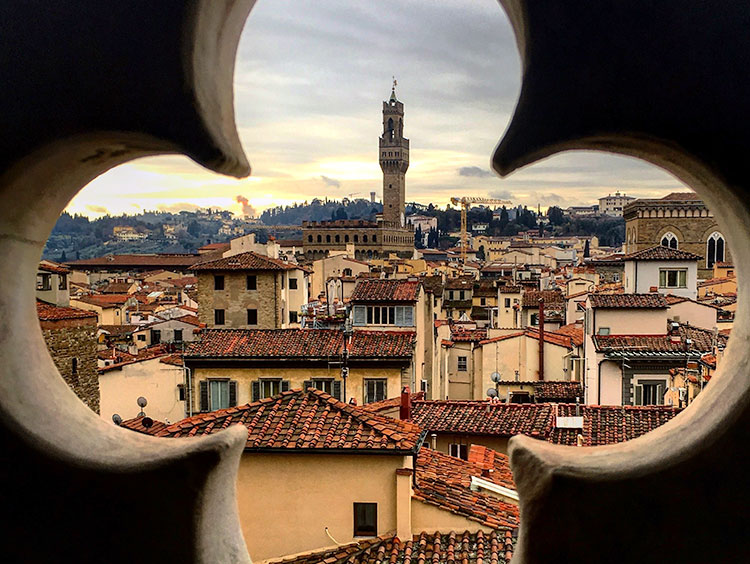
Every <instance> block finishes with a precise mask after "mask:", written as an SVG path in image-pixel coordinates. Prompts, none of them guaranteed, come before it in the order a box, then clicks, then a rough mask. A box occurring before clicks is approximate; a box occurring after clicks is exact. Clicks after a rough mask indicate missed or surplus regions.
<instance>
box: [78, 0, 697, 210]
mask: <svg viewBox="0 0 750 564" xmlns="http://www.w3.org/2000/svg"><path fill="white" fill-rule="evenodd" d="M520 72H521V71H520V60H519V56H518V52H517V49H516V44H515V39H514V37H513V33H512V31H511V28H510V25H509V23H508V20H507V18H506V16H505V14H504V12H503V11H502V9H501V7H500V5H499V3H498V2H497V0H378V1H377V2H351V1H350V0H258V2H257V3H256V5H255V7H254V8H253V10H252V12H251V13H250V17H249V19H248V21H247V24H246V26H245V31H244V33H243V36H242V39H241V42H240V46H239V51H238V58H237V64H236V70H235V85H234V87H235V112H236V119H237V127H238V130H239V132H240V139H241V140H242V144H243V147H244V149H245V152H246V153H247V155H248V158H249V160H250V163H251V165H252V167H253V172H252V175H251V176H250V177H249V178H246V179H241V180H237V179H232V178H226V177H222V176H220V175H217V174H215V173H212V172H209V171H207V170H205V169H203V168H201V167H200V166H198V165H196V164H195V163H193V162H192V161H190V160H189V159H187V158H186V157H178V156H164V157H152V158H147V159H140V160H137V161H133V162H131V163H128V164H125V165H121V166H119V167H117V168H115V169H113V170H111V171H109V172H107V173H106V174H104V175H102V176H100V177H99V178H97V179H95V180H94V181H93V182H91V183H90V184H89V185H88V186H87V187H86V188H84V189H83V190H82V191H81V192H80V193H79V194H78V195H77V196H76V197H75V198H74V199H73V200H72V201H71V203H70V204H69V206H68V211H70V212H71V213H83V214H86V215H88V216H91V217H96V216H99V215H102V214H105V213H111V214H120V213H128V214H135V213H138V212H139V211H141V210H144V209H148V210H154V209H161V210H166V211H179V210H195V209H197V208H205V207H214V208H215V207H218V208H223V209H229V210H231V211H233V212H235V213H241V212H242V204H241V203H240V202H239V201H238V196H241V197H243V198H247V200H248V202H249V204H250V205H251V206H252V207H253V209H254V211H256V212H260V211H262V210H264V209H266V208H268V207H272V206H275V205H287V204H290V203H293V202H304V201H310V200H312V199H313V198H316V197H328V198H334V199H341V198H344V197H355V198H356V197H366V198H369V194H370V192H371V191H375V192H377V198H378V199H380V198H381V196H382V173H381V171H380V167H379V165H378V162H377V157H378V136H379V135H380V133H381V117H382V116H381V111H382V101H383V100H387V99H388V97H389V96H390V91H391V85H392V77H393V76H395V77H396V79H397V81H398V86H397V87H396V94H397V96H398V98H399V100H401V101H402V102H403V103H404V106H405V117H404V135H405V136H406V137H408V138H409V139H410V144H411V145H410V158H411V163H410V167H409V171H408V173H407V177H406V200H407V202H411V201H415V202H419V203H422V204H428V203H433V204H435V205H437V206H440V207H443V206H444V205H445V204H447V203H448V202H449V200H450V197H451V196H465V195H466V196H489V197H495V198H502V199H511V200H512V201H513V202H514V204H515V203H517V204H522V205H528V206H533V207H536V206H537V205H541V206H542V208H545V207H548V206H550V205H558V206H562V207H567V206H570V205H590V204H593V203H596V200H597V198H599V197H601V196H604V195H606V194H608V193H614V192H615V191H618V190H619V191H621V192H626V193H627V194H629V195H633V196H637V197H660V196H662V195H665V194H668V193H669V192H673V191H681V190H685V188H684V186H683V185H682V184H681V183H680V182H679V181H678V180H676V179H675V178H674V177H672V176H671V175H669V174H668V173H666V172H664V171H662V170H660V169H657V168H656V167H654V166H652V165H650V164H647V163H643V162H641V161H637V160H635V159H631V158H626V157H617V156H611V155H604V154H601V153H591V152H575V153H565V154H562V155H558V156H555V157H552V158H550V159H547V160H545V161H542V162H541V163H538V164H535V165H532V166H530V167H528V168H526V169H524V170H521V171H519V172H516V173H514V174H513V175H511V176H509V177H508V178H505V179H501V178H499V177H498V176H497V175H496V174H495V173H494V172H492V171H491V169H490V159H491V156H492V153H493V151H494V148H495V146H496V145H497V143H498V142H499V140H500V138H501V137H502V134H503V132H504V131H505V129H506V127H507V125H508V122H509V121H510V117H511V115H512V112H513V108H514V107H515V104H516V101H517V98H518V94H519V91H520V83H521V77H520Z"/></svg>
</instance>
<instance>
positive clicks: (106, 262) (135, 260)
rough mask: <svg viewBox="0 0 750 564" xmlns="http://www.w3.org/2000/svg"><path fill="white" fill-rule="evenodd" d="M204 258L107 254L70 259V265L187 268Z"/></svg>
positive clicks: (182, 255)
mask: <svg viewBox="0 0 750 564" xmlns="http://www.w3.org/2000/svg"><path fill="white" fill-rule="evenodd" d="M201 258H203V257H202V256H201V255H197V254H142V255H139V254H133V255H105V256H103V257H96V258H90V259H81V260H74V261H68V262H67V263H65V264H67V265H68V266H70V267H72V268H75V267H79V268H82V267H87V266H99V267H120V268H144V267H162V268H169V267H172V268H174V267H177V268H187V267H189V266H191V265H193V264H194V263H195V262H196V261H198V260H200V259H201Z"/></svg>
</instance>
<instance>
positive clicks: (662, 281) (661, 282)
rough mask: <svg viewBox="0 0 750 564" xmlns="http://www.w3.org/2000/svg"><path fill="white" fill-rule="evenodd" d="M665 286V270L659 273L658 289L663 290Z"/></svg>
mask: <svg viewBox="0 0 750 564" xmlns="http://www.w3.org/2000/svg"><path fill="white" fill-rule="evenodd" d="M666 285H667V271H666V270H660V271H659V287H660V288H664V287H666Z"/></svg>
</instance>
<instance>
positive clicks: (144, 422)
mask: <svg viewBox="0 0 750 564" xmlns="http://www.w3.org/2000/svg"><path fill="white" fill-rule="evenodd" d="M153 424H154V420H153V419H151V418H150V417H144V418H143V419H141V425H143V426H144V427H145V428H146V429H150V428H151V426H152V425H153Z"/></svg>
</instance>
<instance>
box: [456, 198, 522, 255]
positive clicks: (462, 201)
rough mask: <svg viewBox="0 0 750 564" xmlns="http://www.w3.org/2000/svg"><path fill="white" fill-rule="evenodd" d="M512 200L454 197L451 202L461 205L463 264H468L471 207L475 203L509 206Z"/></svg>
mask: <svg viewBox="0 0 750 564" xmlns="http://www.w3.org/2000/svg"><path fill="white" fill-rule="evenodd" d="M512 203H513V202H511V201H510V200H496V199H495V198H482V197H479V196H463V197H461V198H457V197H455V196H454V197H452V198H451V204H453V205H454V206H459V205H460V206H461V264H462V265H465V264H466V247H467V245H468V233H467V232H466V215H467V212H468V211H469V208H470V207H471V206H473V205H475V204H489V205H491V206H493V205H494V206H509V205H511V204H512Z"/></svg>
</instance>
